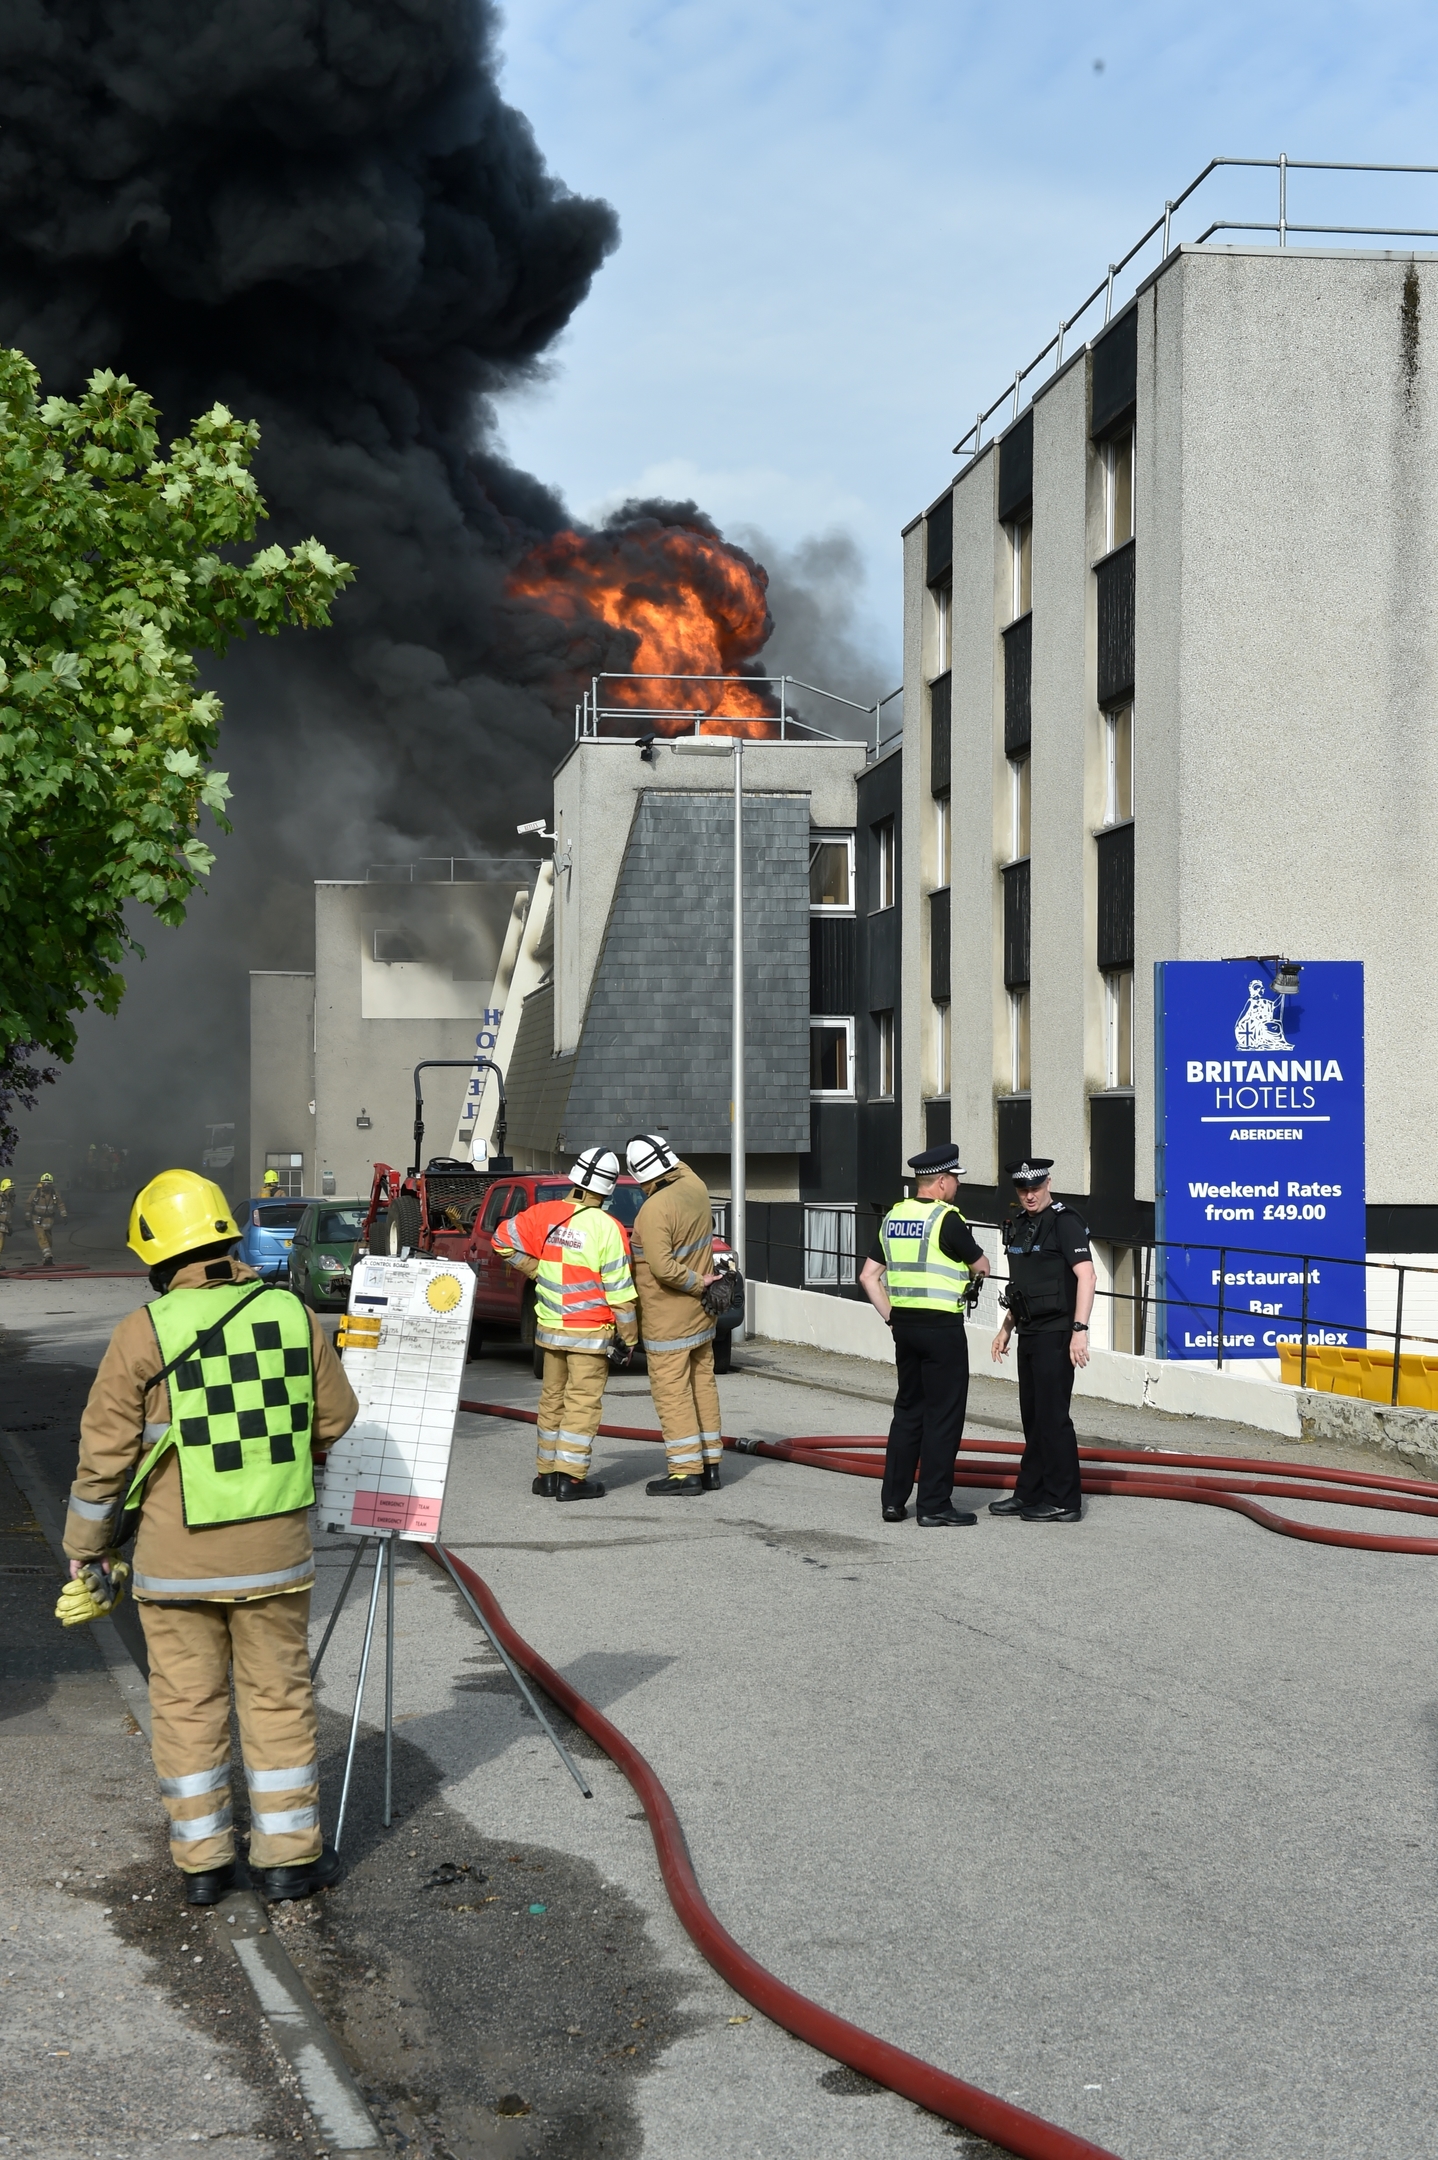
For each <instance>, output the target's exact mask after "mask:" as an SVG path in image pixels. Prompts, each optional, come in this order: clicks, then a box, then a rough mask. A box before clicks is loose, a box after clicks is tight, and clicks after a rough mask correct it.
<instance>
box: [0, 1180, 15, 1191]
mask: <svg viewBox="0 0 1438 2160" xmlns="http://www.w3.org/2000/svg"><path fill="white" fill-rule="evenodd" d="M14 1188H15V1180H14V1179H13V1178H8V1177H0V1192H13V1191H14Z"/></svg>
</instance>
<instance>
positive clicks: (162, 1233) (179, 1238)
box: [127, 1170, 241, 1267]
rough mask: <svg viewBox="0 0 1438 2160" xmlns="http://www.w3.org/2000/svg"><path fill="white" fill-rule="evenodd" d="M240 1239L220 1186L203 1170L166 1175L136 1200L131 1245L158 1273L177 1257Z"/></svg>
mask: <svg viewBox="0 0 1438 2160" xmlns="http://www.w3.org/2000/svg"><path fill="white" fill-rule="evenodd" d="M240 1234H241V1233H240V1226H239V1224H238V1223H237V1222H236V1221H235V1220H234V1217H233V1216H232V1215H231V1213H230V1203H229V1201H228V1200H227V1199H226V1198H225V1196H224V1194H223V1193H222V1192H221V1191H220V1188H219V1186H218V1185H215V1184H212V1183H211V1181H210V1180H209V1178H206V1177H201V1176H200V1174H199V1172H198V1171H197V1170H162V1171H161V1172H160V1174H159V1176H158V1177H153V1178H151V1180H150V1182H149V1184H148V1185H142V1186H141V1187H140V1190H139V1191H138V1192H137V1193H136V1195H135V1204H134V1206H133V1207H132V1208H131V1209H130V1235H129V1239H128V1241H127V1242H128V1244H129V1247H130V1250H131V1252H132V1253H138V1254H139V1256H140V1258H141V1259H142V1260H143V1261H144V1263H145V1265H146V1267H158V1266H159V1264H160V1262H161V1261H162V1260H173V1259H174V1257H175V1255H176V1254H177V1253H185V1252H194V1251H195V1249H196V1247H197V1246H200V1245H220V1244H223V1243H224V1242H225V1241H226V1240H234V1239H236V1238H238V1237H239V1236H240Z"/></svg>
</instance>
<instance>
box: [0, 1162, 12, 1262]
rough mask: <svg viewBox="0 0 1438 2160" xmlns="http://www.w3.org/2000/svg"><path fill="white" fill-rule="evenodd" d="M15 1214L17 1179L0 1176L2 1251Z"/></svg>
mask: <svg viewBox="0 0 1438 2160" xmlns="http://www.w3.org/2000/svg"><path fill="white" fill-rule="evenodd" d="M14 1214H15V1180H14V1178H8V1177H6V1178H0V1252H4V1250H5V1240H6V1238H8V1237H9V1235H10V1225H11V1222H12V1220H13V1218H14Z"/></svg>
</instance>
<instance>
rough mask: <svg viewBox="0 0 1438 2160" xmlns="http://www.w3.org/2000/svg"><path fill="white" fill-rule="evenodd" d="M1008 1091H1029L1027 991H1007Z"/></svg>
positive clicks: (1020, 1093)
mask: <svg viewBox="0 0 1438 2160" xmlns="http://www.w3.org/2000/svg"><path fill="white" fill-rule="evenodd" d="M1009 1092H1010V1094H1012V1095H1027V1094H1028V1092H1029V993H1028V990H1027V988H1025V989H1022V990H1011V991H1010V992H1009Z"/></svg>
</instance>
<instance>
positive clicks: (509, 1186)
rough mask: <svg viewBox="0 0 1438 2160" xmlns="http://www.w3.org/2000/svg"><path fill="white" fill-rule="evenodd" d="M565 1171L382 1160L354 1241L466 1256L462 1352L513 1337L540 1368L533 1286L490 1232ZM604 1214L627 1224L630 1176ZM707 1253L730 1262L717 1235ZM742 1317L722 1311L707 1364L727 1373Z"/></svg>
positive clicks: (558, 1196)
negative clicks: (469, 1318) (403, 1164)
mask: <svg viewBox="0 0 1438 2160" xmlns="http://www.w3.org/2000/svg"><path fill="white" fill-rule="evenodd" d="M570 1189H571V1188H570V1183H569V1180H568V1178H566V1177H561V1176H558V1175H556V1174H555V1172H553V1171H551V1170H521V1171H496V1172H495V1173H493V1174H492V1175H491V1174H488V1173H484V1172H476V1171H474V1170H470V1169H469V1168H468V1167H467V1166H465V1165H462V1164H460V1163H450V1162H447V1161H438V1160H436V1161H434V1162H432V1163H430V1164H429V1165H428V1166H427V1167H426V1171H425V1174H424V1176H423V1178H421V1179H409V1178H402V1177H401V1175H400V1173H399V1172H398V1171H396V1170H393V1169H391V1168H390V1166H389V1165H388V1164H385V1163H377V1164H376V1165H375V1177H374V1186H373V1190H372V1192H371V1196H370V1205H369V1211H368V1213H367V1215H366V1217H365V1223H364V1229H363V1231H362V1232H361V1236H360V1244H361V1246H362V1247H363V1248H364V1249H365V1250H367V1251H369V1252H377V1253H390V1252H396V1253H397V1252H400V1251H402V1250H404V1249H405V1248H406V1247H409V1248H412V1249H413V1250H414V1251H415V1252H423V1253H432V1254H433V1255H434V1256H435V1258H437V1259H444V1260H452V1261H454V1262H456V1263H459V1262H461V1261H463V1262H465V1263H467V1264H468V1265H469V1266H470V1267H472V1268H473V1270H474V1275H475V1285H474V1323H473V1332H472V1335H471V1339H470V1354H471V1356H474V1355H477V1354H478V1352H479V1349H480V1346H481V1344H482V1342H483V1340H484V1338H485V1337H486V1336H491V1337H495V1338H498V1339H503V1338H506V1337H510V1338H513V1337H514V1336H517V1337H518V1340H519V1341H520V1342H521V1343H522V1344H523V1345H524V1346H525V1348H527V1349H528V1348H533V1349H534V1368H535V1372H536V1374H541V1375H542V1372H543V1365H544V1354H543V1352H542V1350H540V1349H538V1348H537V1346H535V1343H534V1285H533V1283H532V1282H530V1281H529V1279H528V1278H527V1277H526V1276H524V1275H521V1274H520V1273H519V1272H518V1270H517V1269H515V1268H512V1267H510V1266H509V1265H508V1264H507V1263H506V1262H505V1261H504V1260H502V1259H501V1258H500V1257H499V1255H498V1254H497V1253H496V1252H495V1249H494V1233H495V1231H496V1230H497V1229H498V1227H499V1225H500V1224H501V1223H502V1222H504V1221H506V1220H507V1219H508V1217H509V1216H511V1215H518V1214H519V1213H520V1211H521V1210H522V1209H524V1208H527V1207H533V1206H534V1205H535V1203H536V1202H537V1201H541V1200H563V1199H564V1197H565V1196H566V1194H567V1193H568V1192H569V1191H570ZM604 1204H605V1208H606V1210H607V1211H608V1213H609V1214H611V1215H612V1216H614V1218H615V1220H616V1221H618V1222H621V1223H623V1225H624V1227H625V1229H626V1230H631V1229H633V1227H634V1218H635V1216H636V1215H637V1214H638V1213H639V1210H640V1208H641V1207H642V1206H643V1204H644V1190H643V1187H642V1186H639V1185H636V1184H635V1182H634V1180H633V1178H629V1177H622V1178H621V1179H620V1180H619V1183H618V1184H617V1185H616V1187H615V1188H614V1191H613V1193H612V1195H611V1196H610V1198H609V1199H608V1200H607V1201H606V1202H605V1203H604ZM714 1257H715V1259H716V1261H718V1262H720V1264H721V1266H724V1267H732V1265H733V1254H732V1252H731V1251H730V1248H729V1246H728V1245H727V1244H726V1242H725V1240H724V1239H723V1238H722V1237H716V1238H715V1240H714ZM743 1317H744V1307H743V1301H742V1299H741V1300H740V1302H739V1304H738V1306H737V1307H736V1308H735V1309H734V1310H733V1311H732V1312H727V1313H722V1314H721V1315H720V1317H719V1320H718V1323H717V1332H716V1334H715V1337H714V1370H715V1371H716V1372H721V1373H722V1372H728V1370H729V1358H730V1351H731V1349H732V1340H731V1338H732V1334H733V1330H734V1329H735V1328H736V1327H737V1326H738V1325H739V1323H740V1321H741V1320H742V1319H743Z"/></svg>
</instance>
